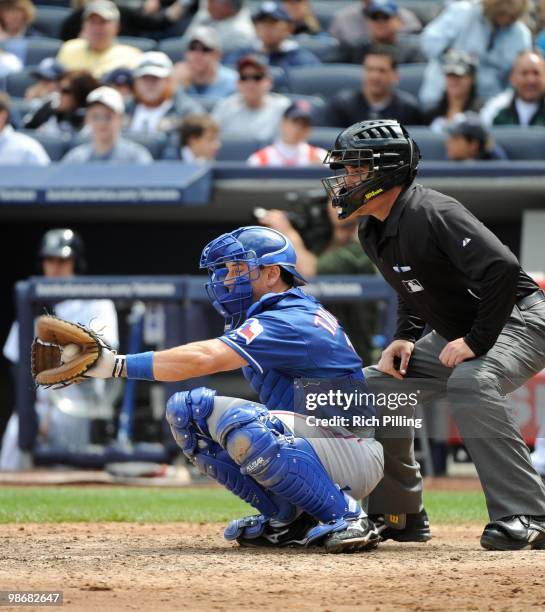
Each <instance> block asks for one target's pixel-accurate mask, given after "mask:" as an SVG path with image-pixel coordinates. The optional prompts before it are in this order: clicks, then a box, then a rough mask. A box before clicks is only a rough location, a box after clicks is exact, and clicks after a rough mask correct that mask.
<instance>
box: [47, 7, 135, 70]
mask: <svg viewBox="0 0 545 612" xmlns="http://www.w3.org/2000/svg"><path fill="white" fill-rule="evenodd" d="M118 32H119V9H118V8H117V6H116V5H115V4H114V3H113V2H111V1H110V0H93V1H92V2H90V3H89V4H87V6H86V7H85V9H84V12H83V28H82V31H81V38H75V39H73V40H68V41H67V42H65V43H64V44H63V45H62V47H61V48H60V50H59V53H58V55H57V59H58V60H59V61H60V62H61V63H63V64H64V65H65V66H66V68H67V69H68V70H78V69H82V70H89V71H90V72H92V73H93V74H94V75H95V76H96V77H97V78H100V77H101V76H102V75H104V74H105V73H107V72H110V71H111V70H113V69H114V68H119V67H120V66H126V67H128V68H132V67H134V65H135V64H136V63H137V62H138V58H139V56H140V55H141V53H142V52H141V51H140V49H137V48H136V47H131V46H130V45H121V44H119V43H117V42H116V36H117V34H118Z"/></svg>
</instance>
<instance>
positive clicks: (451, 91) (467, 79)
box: [427, 49, 482, 132]
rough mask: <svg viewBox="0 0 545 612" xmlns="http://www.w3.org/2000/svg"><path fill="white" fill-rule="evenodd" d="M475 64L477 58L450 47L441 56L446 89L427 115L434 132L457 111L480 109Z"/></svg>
mask: <svg viewBox="0 0 545 612" xmlns="http://www.w3.org/2000/svg"><path fill="white" fill-rule="evenodd" d="M477 64H478V62H477V58H475V57H474V56H473V55H471V54H469V53H466V52H464V51H456V50H455V49H451V50H450V51H448V52H447V53H445V55H444V56H443V74H444V75H445V77H446V82H447V86H446V91H445V94H444V95H443V98H442V100H441V101H440V102H439V104H438V105H437V106H436V107H435V108H434V109H432V110H431V111H430V112H429V113H428V115H427V121H428V122H429V123H430V127H431V129H432V130H433V131H434V132H442V131H443V129H444V127H445V125H446V124H447V123H448V122H449V121H452V120H453V119H454V118H455V117H456V116H457V115H458V114H459V113H465V112H466V111H473V112H478V111H479V110H480V108H481V106H482V101H481V99H480V98H479V97H478V96H477V87H476V83H475V74H476V72H477Z"/></svg>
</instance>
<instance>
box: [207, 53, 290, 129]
mask: <svg viewBox="0 0 545 612" xmlns="http://www.w3.org/2000/svg"><path fill="white" fill-rule="evenodd" d="M237 70H238V74H239V78H238V92H237V93H235V94H233V95H232V96H229V97H228V98H224V99H223V100H220V101H219V102H218V103H217V104H216V106H215V107H214V109H213V111H212V115H213V117H214V119H215V120H216V121H217V122H218V123H219V125H220V127H221V135H222V136H226V135H229V136H241V135H247V136H249V135H251V136H252V137H254V138H256V139H260V140H272V139H273V138H274V137H275V136H276V134H277V132H278V127H279V125H280V121H281V120H282V115H283V113H284V111H285V110H286V109H287V108H288V106H289V105H290V100H289V98H287V97H286V96H283V95H281V94H277V93H272V92H271V88H272V84H273V83H272V78H271V75H270V73H269V67H268V65H267V64H266V63H265V62H264V61H263V59H262V58H261V57H260V56H257V55H247V56H245V57H243V58H241V59H240V60H239V62H238V64H237Z"/></svg>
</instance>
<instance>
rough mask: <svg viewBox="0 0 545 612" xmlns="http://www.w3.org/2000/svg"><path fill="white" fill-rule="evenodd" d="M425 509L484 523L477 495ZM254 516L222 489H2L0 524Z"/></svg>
mask: <svg viewBox="0 0 545 612" xmlns="http://www.w3.org/2000/svg"><path fill="white" fill-rule="evenodd" d="M425 504H426V509H427V510H428V513H429V515H430V517H431V520H432V522H434V523H462V522H479V523H483V522H485V521H486V518H487V515H486V509H485V505H484V497H483V495H482V493H480V492H479V491H463V492H450V491H429V492H427V493H426V496H425ZM253 513H255V511H254V510H252V509H251V508H250V507H249V506H247V505H246V504H244V503H243V502H242V501H240V500H239V499H238V498H236V497H234V496H233V495H231V494H230V493H229V492H228V491H224V490H222V489H219V488H217V489H216V488H210V489H209V488H193V489H192V488H188V489H155V488H130V487H83V488H77V487H1V488H0V523H61V522H75V521H78V522H105V521H121V522H139V523H165V522H170V521H184V522H190V523H201V522H224V521H228V520H230V519H232V518H235V517H237V516H243V515H245V514H253Z"/></svg>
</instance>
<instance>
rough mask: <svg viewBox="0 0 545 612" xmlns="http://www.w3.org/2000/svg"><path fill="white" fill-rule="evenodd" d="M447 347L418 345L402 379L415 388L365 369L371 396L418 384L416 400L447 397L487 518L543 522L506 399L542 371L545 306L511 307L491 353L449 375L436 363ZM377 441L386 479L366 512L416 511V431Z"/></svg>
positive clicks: (540, 499) (439, 342)
mask: <svg viewBox="0 0 545 612" xmlns="http://www.w3.org/2000/svg"><path fill="white" fill-rule="evenodd" d="M445 344H447V341H446V340H445V339H444V338H442V337H441V336H440V335H439V334H437V333H436V332H431V333H430V334H428V335H426V336H424V337H423V338H421V339H420V340H419V341H418V342H417V343H416V345H415V348H414V352H413V354H412V356H411V360H410V362H409V368H408V371H407V375H406V379H409V378H412V379H414V378H416V379H419V380H417V381H409V380H403V381H398V380H397V379H394V378H392V377H391V376H389V375H387V374H383V373H382V372H380V371H379V370H378V369H377V368H376V366H371V367H369V368H366V369H365V375H366V376H367V379H368V383H369V386H370V388H371V391H373V392H374V393H378V392H380V391H381V388H382V389H384V387H386V388H387V389H388V391H392V390H393V389H394V387H395V388H396V390H397V391H399V392H407V391H412V390H414V389H413V388H412V387H411V383H413V384H414V383H416V384H415V387H417V388H418V387H422V390H421V393H420V401H424V402H426V401H427V400H429V399H432V398H435V397H440V396H443V397H444V396H446V397H447V398H448V402H449V404H450V406H451V414H452V416H453V418H454V420H455V422H456V424H457V426H458V428H459V430H460V433H461V435H462V437H463V438H464V443H465V445H466V448H467V450H468V452H469V454H470V456H471V459H472V460H473V462H474V463H475V467H476V468H477V472H478V474H479V478H480V481H481V484H482V487H483V489H484V493H485V497H486V504H487V506H488V513H489V515H490V519H491V520H497V519H499V518H501V517H505V516H509V515H513V514H529V515H545V487H544V486H543V482H542V481H541V478H540V477H539V476H538V474H537V473H536V471H535V470H534V468H533V467H532V464H531V461H530V456H529V451H528V447H527V446H526V444H525V443H524V441H523V439H522V437H521V434H520V430H519V428H518V426H517V424H516V423H515V421H514V419H513V415H512V410H511V407H510V405H509V401H508V399H507V398H506V397H505V394H506V393H510V392H511V391H514V390H515V389H516V388H518V387H519V386H521V385H522V384H523V383H524V382H525V381H526V380H528V378H530V377H531V376H533V375H534V374H536V373H537V372H539V371H540V370H542V369H543V368H544V367H545V302H541V303H539V304H535V305H534V306H533V307H532V308H530V309H529V310H525V311H521V310H519V308H518V307H517V306H515V308H514V309H513V312H512V313H511V316H510V318H509V320H508V321H507V323H506V325H505V327H504V328H503V331H502V332H501V334H500V336H499V337H498V339H497V341H496V343H495V344H494V346H493V347H492V348H491V349H490V350H489V351H488V353H486V354H485V355H483V356H481V357H479V358H477V359H473V360H470V361H465V362H463V363H461V364H459V365H458V366H456V367H455V368H454V369H451V368H446V367H444V366H443V365H442V364H441V362H440V361H439V354H440V353H441V351H442V349H443V347H444V346H445ZM421 379H428V382H429V384H428V385H426V384H422V383H425V382H426V381H422V380H421ZM410 387H411V388H410ZM411 410H414V409H410V408H407V409H405V414H407V415H410V416H412V414H411ZM390 414H391V413H390ZM376 438H377V439H378V440H380V442H381V443H382V445H383V448H384V460H385V466H384V469H385V477H384V479H383V480H382V482H381V483H380V484H379V485H378V487H377V488H376V489H375V490H374V491H373V493H372V494H371V497H370V505H369V513H370V514H374V513H377V514H383V513H405V512H407V513H414V512H418V511H419V510H420V509H421V508H422V476H421V474H420V468H419V466H418V463H417V462H416V461H415V457H414V446H413V441H414V432H413V428H412V427H405V428H403V429H402V428H399V427H379V428H377V430H376Z"/></svg>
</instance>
